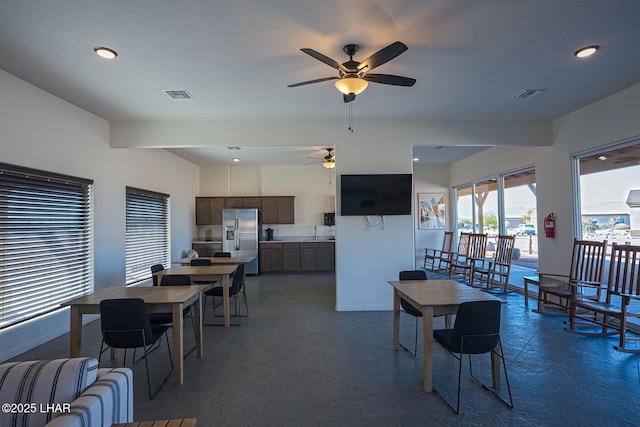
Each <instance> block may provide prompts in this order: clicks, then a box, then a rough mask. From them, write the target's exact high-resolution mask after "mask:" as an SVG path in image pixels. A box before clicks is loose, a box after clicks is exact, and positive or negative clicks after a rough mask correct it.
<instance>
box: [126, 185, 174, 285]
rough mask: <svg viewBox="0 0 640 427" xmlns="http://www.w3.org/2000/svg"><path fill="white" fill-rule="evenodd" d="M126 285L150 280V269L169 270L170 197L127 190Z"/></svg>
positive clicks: (150, 192) (129, 188)
mask: <svg viewBox="0 0 640 427" xmlns="http://www.w3.org/2000/svg"><path fill="white" fill-rule="evenodd" d="M126 211H127V214H126V216H127V232H126V271H127V273H126V283H127V285H131V284H133V283H136V282H139V281H141V280H146V279H149V278H150V277H151V266H152V265H154V264H162V265H164V266H165V267H168V266H169V262H170V261H169V195H167V194H161V193H155V192H153V191H147V190H140V189H137V188H132V187H127V207H126Z"/></svg>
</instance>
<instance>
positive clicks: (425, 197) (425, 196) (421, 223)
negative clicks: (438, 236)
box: [418, 193, 447, 230]
mask: <svg viewBox="0 0 640 427" xmlns="http://www.w3.org/2000/svg"><path fill="white" fill-rule="evenodd" d="M446 212H447V211H446V203H445V198H444V193H418V229H419V230H442V229H444V228H445V227H446V226H447V221H446V218H447V217H446Z"/></svg>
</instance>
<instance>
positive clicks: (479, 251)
mask: <svg viewBox="0 0 640 427" xmlns="http://www.w3.org/2000/svg"><path fill="white" fill-rule="evenodd" d="M461 237H462V235H461ZM466 246H467V247H466V252H462V251H461V250H460V246H458V253H457V254H455V255H454V256H453V258H452V259H451V262H450V263H449V279H451V278H452V277H453V276H460V277H462V279H463V281H467V280H468V279H469V278H470V276H471V267H472V266H473V264H474V263H475V262H477V261H479V260H482V259H484V257H485V254H486V251H487V235H486V234H479V233H472V234H469V242H468V244H467V245H466Z"/></svg>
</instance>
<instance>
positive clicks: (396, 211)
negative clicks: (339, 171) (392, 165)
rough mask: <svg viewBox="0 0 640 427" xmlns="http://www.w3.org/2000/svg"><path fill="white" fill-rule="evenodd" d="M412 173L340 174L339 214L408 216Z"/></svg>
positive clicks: (411, 190) (409, 213)
mask: <svg viewBox="0 0 640 427" xmlns="http://www.w3.org/2000/svg"><path fill="white" fill-rule="evenodd" d="M412 194H413V186H412V178H411V174H386V175H385V174H380V175H342V176H341V177H340V215H344V216H360V215H411V196H412Z"/></svg>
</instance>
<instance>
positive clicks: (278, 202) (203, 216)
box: [196, 196, 295, 225]
mask: <svg viewBox="0 0 640 427" xmlns="http://www.w3.org/2000/svg"><path fill="white" fill-rule="evenodd" d="M242 208H245V209H246V208H255V209H259V210H260V221H261V222H262V223H263V224H293V223H294V222H295V210H294V196H267V197H259V196H254V197H196V225H219V224H222V210H223V209H242Z"/></svg>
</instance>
